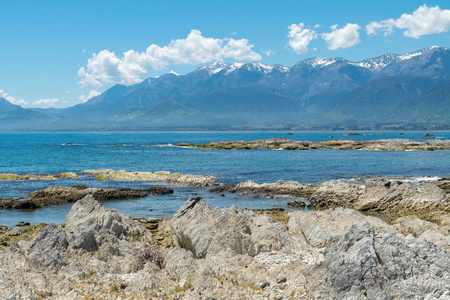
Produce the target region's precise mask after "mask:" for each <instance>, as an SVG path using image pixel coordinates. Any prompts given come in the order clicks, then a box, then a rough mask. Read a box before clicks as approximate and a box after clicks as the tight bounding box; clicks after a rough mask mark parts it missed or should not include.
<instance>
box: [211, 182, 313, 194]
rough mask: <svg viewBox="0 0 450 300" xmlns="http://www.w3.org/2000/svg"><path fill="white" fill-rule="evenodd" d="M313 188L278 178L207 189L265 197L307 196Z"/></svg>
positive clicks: (213, 191)
mask: <svg viewBox="0 0 450 300" xmlns="http://www.w3.org/2000/svg"><path fill="white" fill-rule="evenodd" d="M314 190H315V187H314V186H312V185H310V184H300V183H298V182H296V181H289V180H278V181H277V182H274V183H262V184H257V183H255V182H254V181H251V180H248V181H245V182H241V183H239V184H237V185H226V186H218V187H214V188H212V189H210V190H209V192H211V193H236V194H239V195H263V196H266V197H273V196H289V197H308V196H309V195H311V193H312V192H313V191H314Z"/></svg>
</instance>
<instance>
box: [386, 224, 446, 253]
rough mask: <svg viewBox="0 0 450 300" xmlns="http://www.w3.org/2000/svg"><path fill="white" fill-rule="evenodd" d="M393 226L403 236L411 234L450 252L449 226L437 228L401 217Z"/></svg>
mask: <svg viewBox="0 0 450 300" xmlns="http://www.w3.org/2000/svg"><path fill="white" fill-rule="evenodd" d="M394 226H395V228H396V229H397V231H398V232H400V233H402V234H403V235H408V234H412V235H413V236H414V237H417V238H420V239H425V240H428V241H430V242H433V243H435V244H436V245H438V246H440V247H442V248H444V249H445V250H447V251H450V225H443V226H439V225H437V224H435V223H431V222H428V221H424V220H420V219H418V218H412V217H411V218H406V217H402V218H399V219H397V220H396V224H395V225H394Z"/></svg>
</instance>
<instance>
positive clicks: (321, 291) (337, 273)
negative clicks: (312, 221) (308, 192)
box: [306, 221, 450, 299]
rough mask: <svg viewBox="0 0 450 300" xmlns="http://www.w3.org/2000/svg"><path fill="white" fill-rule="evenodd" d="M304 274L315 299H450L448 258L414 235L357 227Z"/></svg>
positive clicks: (442, 252) (364, 226)
mask: <svg viewBox="0 0 450 300" xmlns="http://www.w3.org/2000/svg"><path fill="white" fill-rule="evenodd" d="M324 256H325V260H324V261H323V262H322V263H320V264H319V265H316V266H313V267H311V268H310V270H309V271H308V273H307V274H306V275H307V277H308V278H309V280H310V282H311V286H310V289H309V291H310V293H311V296H312V297H313V298H319V297H320V298H322V299H328V298H331V299H393V298H394V299H395V298H396V299H425V298H426V299H447V297H448V296H450V294H449V293H448V291H449V290H450V268H449V266H450V253H448V252H447V251H445V250H443V249H442V248H439V247H438V246H436V245H434V244H433V243H431V242H428V241H425V240H421V239H416V238H414V237H412V236H411V235H410V236H408V237H406V238H405V237H403V236H402V235H400V234H398V233H395V232H390V233H385V234H377V233H376V232H375V229H374V227H373V226H372V225H371V224H370V223H369V222H366V221H363V222H360V223H356V224H354V225H353V226H352V227H351V228H350V230H349V231H348V232H347V233H346V234H345V235H344V236H342V237H341V238H340V239H339V240H338V241H337V242H336V243H332V244H331V245H330V246H329V247H328V248H327V249H326V250H325V252H324Z"/></svg>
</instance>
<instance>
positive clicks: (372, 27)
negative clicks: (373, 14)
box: [366, 19, 395, 36]
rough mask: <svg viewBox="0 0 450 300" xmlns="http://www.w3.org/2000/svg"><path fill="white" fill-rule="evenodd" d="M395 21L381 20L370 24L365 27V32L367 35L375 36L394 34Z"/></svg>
mask: <svg viewBox="0 0 450 300" xmlns="http://www.w3.org/2000/svg"><path fill="white" fill-rule="evenodd" d="M394 27H395V20H394V19H389V20H383V21H381V22H370V23H369V25H366V32H367V34H368V35H377V34H378V33H380V32H384V36H388V35H390V34H392V33H393V32H394Z"/></svg>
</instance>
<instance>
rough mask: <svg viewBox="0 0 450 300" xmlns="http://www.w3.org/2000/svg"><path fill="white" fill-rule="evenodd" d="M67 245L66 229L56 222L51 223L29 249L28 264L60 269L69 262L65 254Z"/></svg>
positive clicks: (36, 267) (37, 267) (32, 266)
mask: <svg viewBox="0 0 450 300" xmlns="http://www.w3.org/2000/svg"><path fill="white" fill-rule="evenodd" d="M67 245H68V243H67V239H66V234H65V232H64V229H63V228H61V226H60V225H58V224H56V223H50V225H48V226H47V227H46V228H44V229H42V230H41V232H40V233H39V235H38V236H37V237H36V238H35V239H34V241H33V242H32V243H31V245H30V247H29V249H28V261H27V264H28V266H29V267H30V268H33V269H51V270H56V271H58V270H59V269H61V268H62V267H63V266H65V265H66V264H67V260H66V258H65V256H64V251H65V250H66V248H67Z"/></svg>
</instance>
